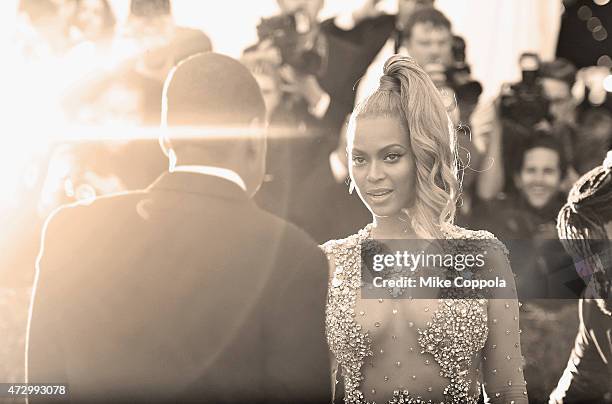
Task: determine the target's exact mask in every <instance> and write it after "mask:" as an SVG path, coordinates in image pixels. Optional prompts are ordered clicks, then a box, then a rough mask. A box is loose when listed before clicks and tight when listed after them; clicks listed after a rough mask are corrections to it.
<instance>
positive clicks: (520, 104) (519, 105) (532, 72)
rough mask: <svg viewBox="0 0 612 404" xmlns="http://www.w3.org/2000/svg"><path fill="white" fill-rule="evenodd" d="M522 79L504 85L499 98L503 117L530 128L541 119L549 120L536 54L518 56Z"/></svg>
mask: <svg viewBox="0 0 612 404" xmlns="http://www.w3.org/2000/svg"><path fill="white" fill-rule="evenodd" d="M520 65H521V74H522V79H521V81H520V82H518V83H515V84H512V85H510V86H505V87H504V89H503V90H502V94H501V99H500V114H501V117H502V118H503V119H507V120H510V121H513V122H516V123H518V124H520V125H522V126H524V127H526V128H531V127H533V126H534V125H535V124H537V123H538V122H541V121H542V120H548V121H550V114H549V101H548V99H547V98H546V97H545V96H544V90H543V88H542V85H541V84H540V83H539V82H538V77H539V67H540V61H539V58H538V56H537V55H536V54H533V53H524V54H523V55H521V58H520Z"/></svg>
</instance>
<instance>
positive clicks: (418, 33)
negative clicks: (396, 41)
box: [402, 8, 453, 67]
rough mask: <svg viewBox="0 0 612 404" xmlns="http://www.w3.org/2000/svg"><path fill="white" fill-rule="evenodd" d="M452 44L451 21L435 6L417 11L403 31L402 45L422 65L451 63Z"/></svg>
mask: <svg viewBox="0 0 612 404" xmlns="http://www.w3.org/2000/svg"><path fill="white" fill-rule="evenodd" d="M452 44H453V35H452V33H451V23H450V21H449V20H448V18H446V16H445V15H444V14H442V13H441V12H440V11H438V10H436V9H434V8H422V9H420V10H418V11H415V12H414V13H413V14H412V15H411V16H410V18H408V21H407V22H406V25H405V26H404V29H403V31H402V45H403V46H405V47H406V49H407V50H408V53H410V56H412V57H413V58H414V59H415V60H416V62H417V63H418V64H419V65H420V66H422V67H425V66H426V65H428V64H430V63H442V64H444V65H446V66H448V65H450V63H451V62H452V57H453V55H452Z"/></svg>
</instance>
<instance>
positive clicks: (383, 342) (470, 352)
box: [322, 225, 527, 404]
mask: <svg viewBox="0 0 612 404" xmlns="http://www.w3.org/2000/svg"><path fill="white" fill-rule="evenodd" d="M371 228H372V225H368V226H366V227H365V228H364V229H362V230H360V231H359V232H358V233H357V234H354V235H352V236H349V237H347V238H345V239H341V240H330V241H328V242H327V243H325V244H324V245H323V246H322V249H323V250H324V251H325V253H326V255H327V258H328V260H329V262H330V273H331V276H330V282H329V292H328V301H327V307H326V334H327V341H328V344H329V347H330V349H331V351H332V353H333V356H334V362H335V363H334V364H333V368H334V369H333V371H334V375H335V376H334V378H335V382H336V383H337V382H338V378H340V377H342V378H343V381H344V402H345V403H379V404H380V403H477V402H478V398H479V396H480V391H481V389H480V387H481V385H482V384H484V388H485V391H486V393H487V395H488V396H489V398H490V400H491V402H493V403H495V402H504V403H517V404H518V403H527V392H526V388H525V385H526V383H525V380H524V377H523V373H522V371H523V370H522V365H523V358H522V355H521V348H520V341H519V334H520V329H519V324H518V315H519V314H518V313H519V310H518V305H519V303H518V301H517V299H516V289H515V287H514V278H513V275H512V271H511V269H510V266H509V263H508V258H507V256H508V252H507V250H506V248H505V246H504V245H503V244H502V243H501V242H500V241H498V240H497V239H496V238H495V237H494V236H493V235H492V234H491V233H489V232H486V231H471V230H466V229H463V228H460V227H457V226H449V227H448V228H447V229H446V230H444V235H445V238H446V239H447V240H462V242H463V240H465V243H466V248H468V249H469V244H470V243H473V242H478V243H479V244H478V245H479V246H481V247H482V246H483V245H484V246H485V247H486V254H487V258H486V263H487V265H486V266H485V267H483V268H482V269H481V271H488V272H490V273H488V274H487V275H488V276H499V277H502V278H503V279H506V280H507V281H508V282H509V283H508V285H507V287H508V288H510V289H509V291H510V293H509V294H510V295H511V296H513V298H512V297H510V298H509V296H508V295H507V294H506V295H504V296H503V297H502V296H497V297H496V296H488V298H480V297H477V296H474V297H473V298H448V297H445V298H443V296H444V294H443V293H440V294H439V296H440V298H438V299H421V298H418V299H415V298H412V297H410V296H408V297H406V298H402V299H393V298H391V295H389V298H388V299H382V298H380V299H362V298H361V290H360V288H361V286H362V280H361V260H362V258H361V249H362V247H363V246H365V245H366V244H367V242H368V241H371V236H370V233H371ZM364 248H365V247H364ZM480 275H483V274H478V273H474V275H473V276H474V277H475V278H478V277H479V276H480ZM336 383H334V384H336ZM334 398H336V397H334Z"/></svg>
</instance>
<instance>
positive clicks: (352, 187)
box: [349, 180, 355, 195]
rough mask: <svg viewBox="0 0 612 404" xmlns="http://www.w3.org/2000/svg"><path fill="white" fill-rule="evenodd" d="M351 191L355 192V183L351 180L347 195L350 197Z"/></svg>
mask: <svg viewBox="0 0 612 404" xmlns="http://www.w3.org/2000/svg"><path fill="white" fill-rule="evenodd" d="M353 191H355V183H354V182H353V181H352V180H349V194H350V195H352V194H353Z"/></svg>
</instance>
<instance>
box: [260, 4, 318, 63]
mask: <svg viewBox="0 0 612 404" xmlns="http://www.w3.org/2000/svg"><path fill="white" fill-rule="evenodd" d="M298 22H299V24H298ZM298 25H299V29H298ZM309 30H310V27H309V22H308V17H306V16H302V15H300V14H297V13H296V14H282V15H278V16H274V17H270V18H262V19H261V22H260V23H259V25H258V26H257V37H258V38H259V42H262V41H264V40H266V39H271V40H272V43H273V44H274V46H276V47H277V48H278V49H279V51H280V54H281V58H282V63H283V64H287V65H289V66H291V67H293V68H295V69H296V70H297V71H299V72H301V73H304V74H313V75H316V74H317V73H318V72H319V71H320V70H321V64H322V59H321V56H320V55H319V54H318V53H317V52H315V51H314V50H305V49H300V41H299V39H300V36H301V35H303V34H305V33H306V32H308V31H309Z"/></svg>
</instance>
